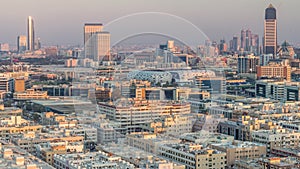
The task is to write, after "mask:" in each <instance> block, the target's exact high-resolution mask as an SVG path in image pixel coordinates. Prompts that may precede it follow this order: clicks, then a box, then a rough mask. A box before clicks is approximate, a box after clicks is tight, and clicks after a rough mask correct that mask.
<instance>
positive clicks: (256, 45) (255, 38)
mask: <svg viewBox="0 0 300 169" xmlns="http://www.w3.org/2000/svg"><path fill="white" fill-rule="evenodd" d="M251 41H252V42H251V51H252V52H253V53H254V54H255V55H256V56H257V55H260V52H259V36H258V35H257V34H252V38H251Z"/></svg>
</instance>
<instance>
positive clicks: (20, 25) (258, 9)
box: [0, 0, 300, 45]
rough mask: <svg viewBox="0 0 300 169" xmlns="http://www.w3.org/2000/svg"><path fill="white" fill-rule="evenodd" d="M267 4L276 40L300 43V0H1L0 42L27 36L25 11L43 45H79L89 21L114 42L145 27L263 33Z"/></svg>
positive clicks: (177, 32)
mask: <svg viewBox="0 0 300 169" xmlns="http://www.w3.org/2000/svg"><path fill="white" fill-rule="evenodd" d="M270 3H272V4H273V6H274V7H275V8H277V19H278V21H277V22H278V40H279V41H278V42H279V43H281V42H283V41H284V40H287V41H288V42H290V43H292V44H294V45H300V37H299V36H298V32H299V30H300V22H299V21H300V18H299V16H300V10H299V6H300V1H299V0H184V1H183V0H1V10H0V23H1V26H0V43H9V44H11V45H14V44H16V41H17V36H18V35H26V19H27V17H28V16H32V17H33V18H34V22H35V23H34V24H35V34H36V37H40V39H41V42H42V44H45V45H68V44H69V45H82V44H83V25H84V23H88V22H92V23H94V22H100V23H103V24H104V29H105V30H106V31H109V32H110V33H111V37H112V39H113V40H112V41H113V43H117V42H118V41H120V40H122V39H124V38H125V37H129V36H131V35H133V34H134V33H136V34H139V33H140V34H142V33H143V32H157V33H161V34H164V35H166V34H167V35H170V36H171V37H172V36H174V37H176V38H179V39H184V40H183V41H186V40H187V41H189V40H190V39H194V40H195V41H196V42H197V43H198V42H199V43H200V42H201V43H203V42H204V40H205V39H206V38H208V39H211V40H217V41H219V40H220V39H222V38H225V40H226V41H227V42H228V41H229V40H230V39H231V38H232V36H233V35H239V34H240V30H241V29H242V28H244V29H248V28H249V29H251V30H252V32H254V33H257V34H259V35H260V38H261V37H262V35H263V23H264V20H263V19H264V10H265V8H266V7H267V6H268V5H269V4H270ZM196 34H197V35H196ZM191 43H193V42H191Z"/></svg>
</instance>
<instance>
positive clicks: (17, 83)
mask: <svg viewBox="0 0 300 169" xmlns="http://www.w3.org/2000/svg"><path fill="white" fill-rule="evenodd" d="M25 89H26V80H25V78H15V79H14V92H17V93H19V92H25Z"/></svg>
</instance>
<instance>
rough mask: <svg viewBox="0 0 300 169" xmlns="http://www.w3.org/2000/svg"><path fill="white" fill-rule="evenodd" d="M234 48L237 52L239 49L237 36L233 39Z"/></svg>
mask: <svg viewBox="0 0 300 169" xmlns="http://www.w3.org/2000/svg"><path fill="white" fill-rule="evenodd" d="M232 48H233V51H235V52H236V51H238V50H239V39H238V37H237V36H234V37H233V39H232Z"/></svg>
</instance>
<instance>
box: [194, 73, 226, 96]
mask: <svg viewBox="0 0 300 169" xmlns="http://www.w3.org/2000/svg"><path fill="white" fill-rule="evenodd" d="M194 85H195V86H197V87H198V88H199V89H200V90H201V91H208V92H210V94H211V95H212V94H225V93H226V79H225V78H224V77H201V76H196V77H194Z"/></svg>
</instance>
